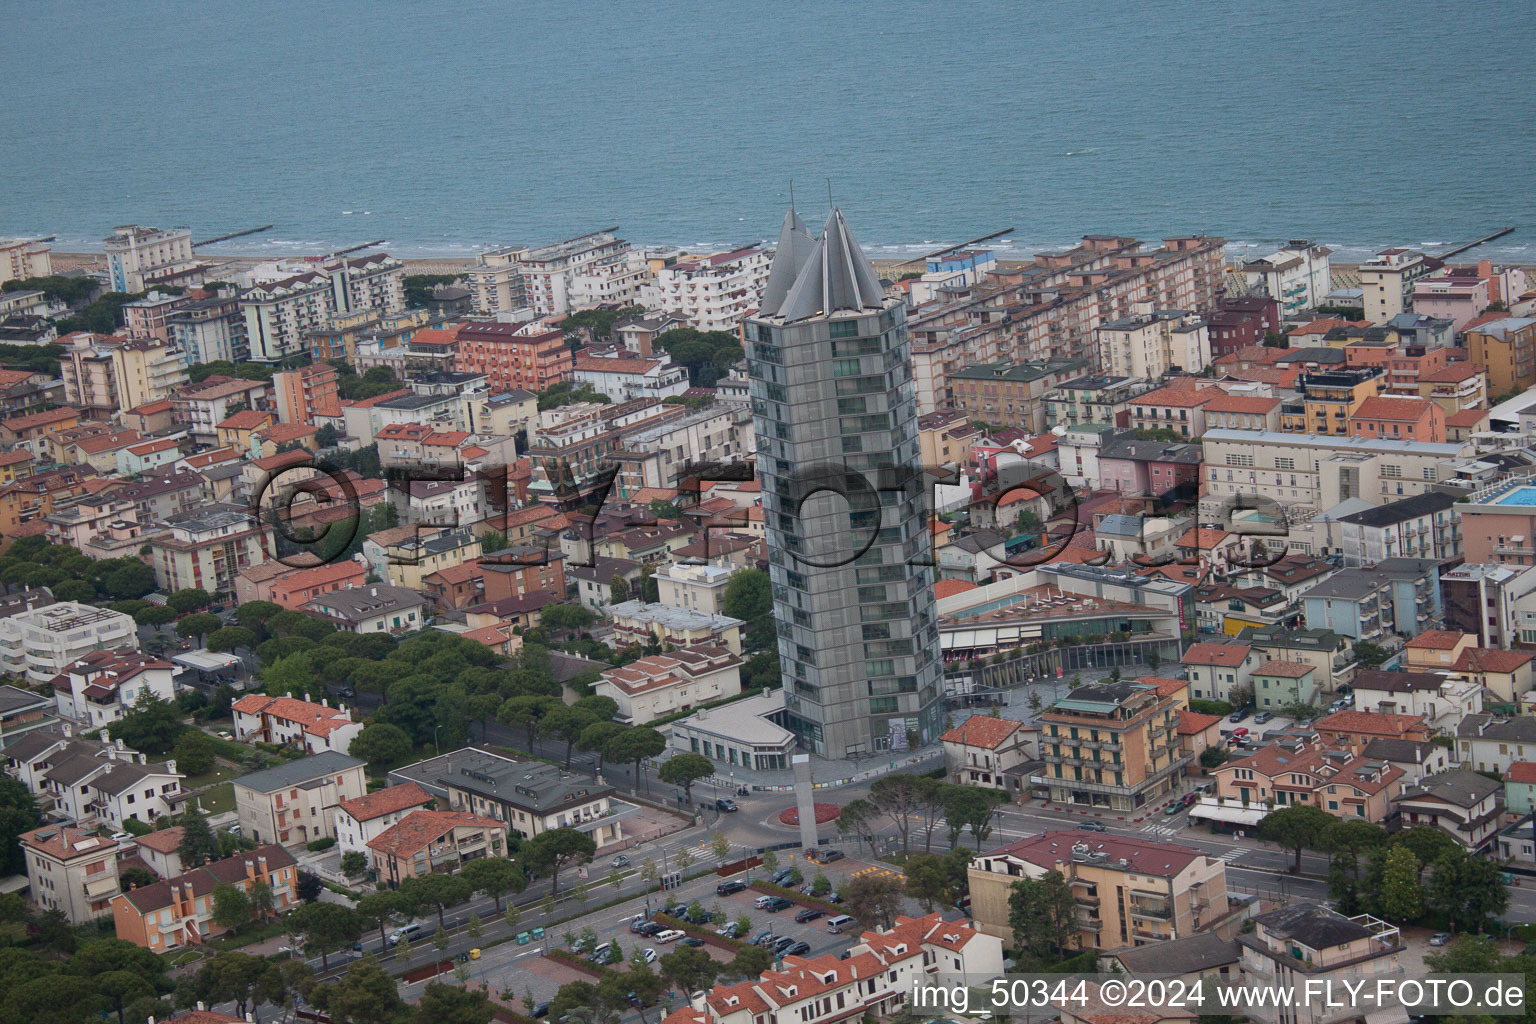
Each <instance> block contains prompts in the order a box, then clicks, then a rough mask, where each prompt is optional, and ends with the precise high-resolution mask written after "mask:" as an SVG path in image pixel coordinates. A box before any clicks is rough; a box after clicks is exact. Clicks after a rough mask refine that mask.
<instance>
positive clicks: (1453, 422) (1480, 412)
mask: <svg viewBox="0 0 1536 1024" xmlns="http://www.w3.org/2000/svg"><path fill="white" fill-rule="evenodd" d="M1486 419H1488V410H1487V409H1463V410H1461V411H1460V412H1453V413H1451V414H1450V415H1449V416H1447V417H1446V418H1445V425H1446V426H1448V427H1475V426H1478V425H1479V424H1481V423H1482V422H1483V421H1485V420H1486Z"/></svg>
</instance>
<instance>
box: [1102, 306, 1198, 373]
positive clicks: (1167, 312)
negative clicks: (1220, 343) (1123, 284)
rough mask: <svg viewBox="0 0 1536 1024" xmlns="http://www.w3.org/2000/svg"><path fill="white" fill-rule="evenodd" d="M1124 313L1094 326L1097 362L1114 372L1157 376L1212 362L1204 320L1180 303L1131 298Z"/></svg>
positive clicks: (1193, 369) (1108, 370)
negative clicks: (1169, 305) (1158, 305)
mask: <svg viewBox="0 0 1536 1024" xmlns="http://www.w3.org/2000/svg"><path fill="white" fill-rule="evenodd" d="M1133 309H1134V310H1135V312H1133V313H1132V314H1131V315H1130V316H1128V317H1123V318H1121V319H1119V320H1111V321H1109V322H1108V323H1106V324H1103V325H1101V326H1100V327H1099V329H1098V330H1097V331H1095V332H1094V344H1095V346H1096V350H1097V357H1098V366H1099V369H1101V370H1102V371H1103V372H1105V373H1107V374H1113V375H1115V376H1119V377H1141V378H1144V379H1150V380H1159V379H1161V378H1163V377H1166V376H1168V375H1169V374H1170V373H1180V372H1182V373H1198V372H1200V371H1201V370H1203V369H1205V368H1206V367H1207V366H1209V365H1211V336H1210V331H1209V330H1208V329H1207V327H1206V324H1205V321H1204V320H1202V319H1201V318H1200V317H1199V316H1198V315H1196V314H1194V313H1191V312H1190V311H1188V310H1184V309H1153V308H1152V304H1151V303H1150V302H1137V303H1134V304H1133Z"/></svg>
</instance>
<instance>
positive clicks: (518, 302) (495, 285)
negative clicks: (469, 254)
mask: <svg viewBox="0 0 1536 1024" xmlns="http://www.w3.org/2000/svg"><path fill="white" fill-rule="evenodd" d="M527 251H528V250H527V249H525V248H523V247H522V246H515V245H514V246H503V247H502V248H499V249H487V250H484V251H482V252H479V253H477V254H476V255H475V265H474V266H472V267H469V268H467V269H465V270H464V272H463V274H462V277H463V279H464V283H465V285H466V286H467V287H468V288H469V304H470V308H471V309H473V310H474V311H475V312H476V313H478V314H480V315H481V316H489V317H496V316H498V315H500V314H503V313H511V312H512V311H513V310H514V309H521V308H523V307H524V306H526V305H528V301H527V294H526V293H525V292H524V290H523V271H522V266H521V261H522V258H523V255H524V254H525V253H527Z"/></svg>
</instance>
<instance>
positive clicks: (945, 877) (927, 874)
mask: <svg viewBox="0 0 1536 1024" xmlns="http://www.w3.org/2000/svg"><path fill="white" fill-rule="evenodd" d="M902 870H903V871H904V872H905V873H906V876H907V895H908V896H911V897H912V898H913V899H915V900H917V901H918V902H919V903H921V904H922V905H923V912H924V913H926V914H931V913H933V908H934V906H935V905H936V904H943V903H947V902H948V896H949V873H948V872H946V871H945V870H944V858H942V857H935V856H934V855H933V854H931V853H914V854H913V855H912V856H910V857H908V858H907V862H906V863H905V864H903V865H902Z"/></svg>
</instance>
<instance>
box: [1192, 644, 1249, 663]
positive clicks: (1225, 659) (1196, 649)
mask: <svg viewBox="0 0 1536 1024" xmlns="http://www.w3.org/2000/svg"><path fill="white" fill-rule="evenodd" d="M1251 653H1253V648H1251V647H1249V646H1247V645H1246V644H1206V643H1198V644H1190V645H1189V650H1187V651H1185V652H1184V658H1183V662H1184V664H1186V665H1220V666H1221V667H1222V668H1236V667H1237V666H1239V665H1241V664H1242V663H1243V662H1244V661H1245V660H1247V658H1248V655H1249V654H1251Z"/></svg>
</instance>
